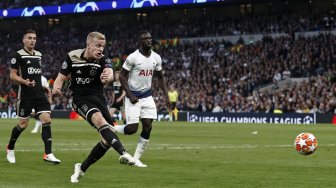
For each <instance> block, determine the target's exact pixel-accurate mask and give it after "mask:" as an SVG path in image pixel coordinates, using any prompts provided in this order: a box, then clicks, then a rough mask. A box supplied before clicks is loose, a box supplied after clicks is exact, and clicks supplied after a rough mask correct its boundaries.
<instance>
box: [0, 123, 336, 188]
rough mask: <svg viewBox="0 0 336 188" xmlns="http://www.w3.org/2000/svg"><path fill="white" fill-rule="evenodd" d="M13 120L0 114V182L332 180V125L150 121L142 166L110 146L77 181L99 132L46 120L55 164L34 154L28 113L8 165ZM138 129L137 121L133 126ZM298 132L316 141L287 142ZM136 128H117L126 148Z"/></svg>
mask: <svg viewBox="0 0 336 188" xmlns="http://www.w3.org/2000/svg"><path fill="white" fill-rule="evenodd" d="M16 123H17V120H8V119H0V148H2V149H1V150H0V187H4V188H10V187H24V188H30V187H31V188H36V187H43V188H44V187H91V188H92V187H95V188H100V187H122V188H127V187H136V188H140V187H146V188H147V187H183V188H187V187H199V188H210V187H258V188H259V187H286V188H287V187H334V186H335V183H336V180H335V178H336V176H335V175H336V162H335V160H336V151H335V149H336V145H335V143H336V141H335V132H336V126H333V125H330V124H329V125H327V124H324V125H321V124H319V125H270V124H221V123H215V124H212V123H187V122H174V123H170V122H154V125H153V126H154V127H153V131H152V136H151V139H150V145H149V148H148V150H147V151H146V152H145V153H144V155H143V157H142V161H143V162H144V163H145V164H147V165H148V168H136V167H131V166H125V165H121V164H119V161H118V157H119V156H118V155H117V153H116V152H115V151H114V150H109V151H108V153H107V154H106V155H105V156H104V157H103V158H102V159H101V160H100V161H98V162H97V163H96V164H94V165H93V166H91V167H90V168H89V169H88V171H87V172H86V174H85V176H84V177H83V178H82V179H81V180H80V182H79V183H77V184H72V183H70V176H71V174H72V173H73V167H74V164H75V163H77V162H82V161H83V160H84V159H85V158H86V156H87V155H88V153H89V152H90V150H91V149H92V147H93V146H94V145H95V144H96V143H97V142H98V140H99V135H98V134H97V132H96V131H95V130H94V129H93V128H91V127H90V126H89V125H88V123H86V122H85V121H71V120H60V119H54V120H53V123H52V131H53V150H54V153H55V155H56V157H58V158H59V159H61V161H62V163H61V164H60V165H53V164H50V163H46V162H44V161H43V160H42V154H43V151H44V149H43V142H42V139H41V136H40V134H31V133H30V131H31V129H32V128H33V124H34V120H33V119H31V121H30V126H29V127H28V129H27V130H25V132H23V133H22V135H21V136H20V138H19V140H18V141H17V144H16V148H15V149H16V153H15V154H16V164H9V163H7V160H6V152H5V146H6V144H7V142H8V140H9V136H10V132H11V129H12V128H13V126H14V125H15V124H16ZM140 128H141V127H140ZM301 132H312V133H313V134H314V135H315V136H316V137H317V139H318V142H319V143H318V144H319V147H318V148H317V151H316V152H315V153H314V154H312V155H310V156H302V155H300V154H298V153H297V152H296V151H295V149H294V146H293V143H294V139H295V137H296V136H297V135H298V134H299V133H301ZM139 134H140V129H139V130H138V132H137V134H136V135H132V136H124V135H119V137H120V139H121V141H122V142H123V144H124V146H125V147H126V148H127V149H128V150H129V152H130V153H131V154H133V153H134V149H135V147H136V143H137V140H138V137H139Z"/></svg>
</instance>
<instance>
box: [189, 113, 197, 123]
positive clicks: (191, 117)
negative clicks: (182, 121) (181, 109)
mask: <svg viewBox="0 0 336 188" xmlns="http://www.w3.org/2000/svg"><path fill="white" fill-rule="evenodd" d="M197 120H198V117H197V116H196V115H195V114H193V115H191V116H190V117H189V122H196V121H197Z"/></svg>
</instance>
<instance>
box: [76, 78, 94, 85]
mask: <svg viewBox="0 0 336 188" xmlns="http://www.w3.org/2000/svg"><path fill="white" fill-rule="evenodd" d="M92 80H94V78H76V83H77V84H89V83H90V82H91V81H92Z"/></svg>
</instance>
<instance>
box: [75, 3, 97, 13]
mask: <svg viewBox="0 0 336 188" xmlns="http://www.w3.org/2000/svg"><path fill="white" fill-rule="evenodd" d="M85 11H99V8H98V6H97V4H96V3H95V2H87V3H85V4H84V5H81V4H80V3H77V5H76V7H75V9H74V12H78V13H80V12H85Z"/></svg>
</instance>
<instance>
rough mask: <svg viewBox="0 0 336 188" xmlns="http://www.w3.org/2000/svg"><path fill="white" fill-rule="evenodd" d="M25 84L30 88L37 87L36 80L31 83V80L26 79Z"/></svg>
mask: <svg viewBox="0 0 336 188" xmlns="http://www.w3.org/2000/svg"><path fill="white" fill-rule="evenodd" d="M24 83H25V85H26V86H28V87H35V84H36V82H35V80H33V81H30V80H29V79H26V80H25V82H24Z"/></svg>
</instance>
